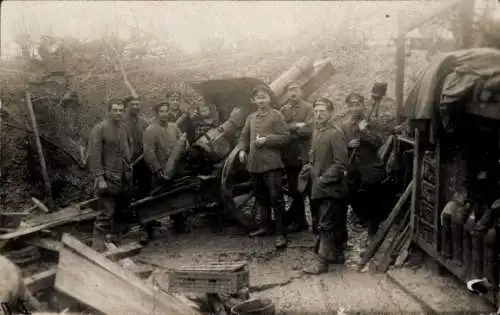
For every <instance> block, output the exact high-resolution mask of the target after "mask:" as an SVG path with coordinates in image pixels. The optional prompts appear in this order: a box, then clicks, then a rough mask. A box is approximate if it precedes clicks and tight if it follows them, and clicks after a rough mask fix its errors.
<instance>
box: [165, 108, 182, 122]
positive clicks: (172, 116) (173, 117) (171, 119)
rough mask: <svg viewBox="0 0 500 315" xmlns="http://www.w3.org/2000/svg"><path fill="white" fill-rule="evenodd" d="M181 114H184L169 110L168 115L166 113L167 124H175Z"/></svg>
mask: <svg viewBox="0 0 500 315" xmlns="http://www.w3.org/2000/svg"><path fill="white" fill-rule="evenodd" d="M182 114H184V112H183V111H182V110H180V109H178V110H171V111H170V112H169V113H168V121H169V122H176V121H177V119H179V118H180V117H181V116H182Z"/></svg>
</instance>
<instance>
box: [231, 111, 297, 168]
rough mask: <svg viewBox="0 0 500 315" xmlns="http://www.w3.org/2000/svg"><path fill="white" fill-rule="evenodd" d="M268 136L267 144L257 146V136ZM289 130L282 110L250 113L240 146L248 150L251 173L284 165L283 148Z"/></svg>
mask: <svg viewBox="0 0 500 315" xmlns="http://www.w3.org/2000/svg"><path fill="white" fill-rule="evenodd" d="M257 135H259V136H260V137H267V142H266V144H265V145H264V146H263V147H261V148H257V147H256V146H255V138H256V137H257ZM288 140H289V132H288V127H287V125H286V123H285V118H284V117H283V115H282V114H281V112H280V111H278V110H276V109H274V108H270V109H269V110H267V111H265V112H260V111H256V112H254V113H251V114H250V115H248V117H247V119H246V121H245V125H244V126H243V129H242V131H241V135H240V140H239V143H238V147H239V149H240V150H244V151H245V152H248V160H247V169H248V171H249V172H251V173H264V172H267V171H271V170H276V169H281V168H283V167H284V165H283V162H282V160H281V150H282V149H283V148H284V146H285V145H286V144H287V143H288Z"/></svg>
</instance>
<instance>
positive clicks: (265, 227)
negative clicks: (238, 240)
mask: <svg viewBox="0 0 500 315" xmlns="http://www.w3.org/2000/svg"><path fill="white" fill-rule="evenodd" d="M255 211H257V214H256V221H257V224H258V225H259V226H260V227H259V228H258V229H257V230H255V231H252V232H250V233H249V234H248V235H249V236H250V237H258V236H267V235H271V234H272V229H271V226H272V220H271V212H270V209H269V208H268V207H266V206H262V205H256V209H255Z"/></svg>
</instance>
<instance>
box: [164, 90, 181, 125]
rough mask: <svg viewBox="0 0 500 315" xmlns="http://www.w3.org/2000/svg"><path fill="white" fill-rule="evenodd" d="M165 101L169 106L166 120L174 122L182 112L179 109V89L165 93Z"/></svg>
mask: <svg viewBox="0 0 500 315" xmlns="http://www.w3.org/2000/svg"><path fill="white" fill-rule="evenodd" d="M167 103H168V107H169V113H168V121H170V122H176V121H177V119H179V118H180V117H181V116H182V114H184V112H183V111H182V110H181V103H182V93H181V92H179V91H172V92H169V93H167Z"/></svg>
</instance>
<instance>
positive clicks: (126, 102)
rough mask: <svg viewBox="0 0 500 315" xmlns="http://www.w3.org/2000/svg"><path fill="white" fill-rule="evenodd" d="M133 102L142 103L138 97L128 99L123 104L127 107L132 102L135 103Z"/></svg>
mask: <svg viewBox="0 0 500 315" xmlns="http://www.w3.org/2000/svg"><path fill="white" fill-rule="evenodd" d="M133 101H140V99H139V98H138V97H136V96H129V97H127V98H126V99H124V100H123V102H124V103H125V105H128V104H129V103H130V102H133Z"/></svg>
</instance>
